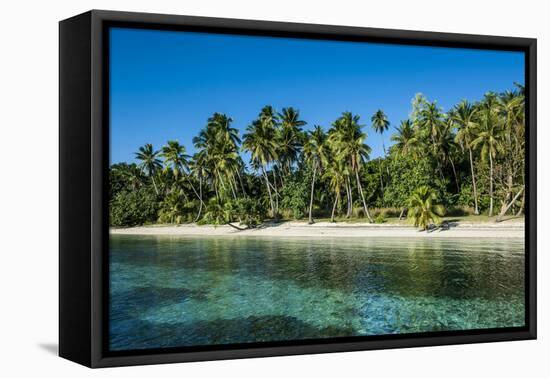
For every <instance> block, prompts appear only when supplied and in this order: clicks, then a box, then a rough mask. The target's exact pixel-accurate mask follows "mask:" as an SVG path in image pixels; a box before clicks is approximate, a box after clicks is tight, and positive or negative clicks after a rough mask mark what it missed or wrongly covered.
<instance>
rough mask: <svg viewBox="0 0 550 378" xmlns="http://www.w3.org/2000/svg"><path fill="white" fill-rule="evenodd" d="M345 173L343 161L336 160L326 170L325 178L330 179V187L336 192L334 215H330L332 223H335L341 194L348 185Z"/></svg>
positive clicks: (333, 207)
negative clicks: (346, 184)
mask: <svg viewBox="0 0 550 378" xmlns="http://www.w3.org/2000/svg"><path fill="white" fill-rule="evenodd" d="M344 171H345V170H344V167H343V164H342V161H341V160H336V159H333V160H332V161H331V162H330V164H329V165H328V166H327V168H326V170H325V174H324V177H325V178H326V179H328V182H329V186H330V188H331V189H332V191H333V192H334V203H333V205H332V213H331V215H330V221H331V222H334V215H335V213H336V207H337V206H338V203H339V202H340V193H341V191H342V187H343V186H344V185H345V183H346V175H345V173H344Z"/></svg>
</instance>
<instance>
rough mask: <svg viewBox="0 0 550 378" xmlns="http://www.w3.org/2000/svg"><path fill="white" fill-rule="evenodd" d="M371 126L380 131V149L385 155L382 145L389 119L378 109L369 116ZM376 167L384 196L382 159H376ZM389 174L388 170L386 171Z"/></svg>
mask: <svg viewBox="0 0 550 378" xmlns="http://www.w3.org/2000/svg"><path fill="white" fill-rule="evenodd" d="M371 122H372V128H373V129H374V132H375V133H380V138H381V139H382V149H383V150H384V156H386V146H385V145H384V131H386V130H387V129H388V128H389V127H390V121H388V117H387V116H386V114H385V113H384V112H383V111H382V110H381V109H378V110H377V111H376V113H374V115H373V116H372V117H371ZM378 169H379V171H380V188H381V189H382V197H384V180H383V178H382V159H381V158H379V159H378ZM388 174H389V172H388Z"/></svg>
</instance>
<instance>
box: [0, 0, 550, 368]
mask: <svg viewBox="0 0 550 378" xmlns="http://www.w3.org/2000/svg"><path fill="white" fill-rule="evenodd" d="M93 8H95V9H111V10H127V11H142V12H157V13H174V14H187V15H199V16H217V17H233V18H249V19H258V20H276V21H295V22H308V23H325V24H341V25H354V26H371V27H381V28H395V29H413V30H429V31H440V32H460V33H479V34H494V35H510V36H524V37H536V38H538V40H539V42H538V52H539V55H538V66H539V71H538V78H539V80H538V84H539V87H538V88H539V92H538V104H539V113H538V135H539V143H538V146H539V154H538V162H539V173H538V187H539V190H538V192H539V208H538V209H539V225H538V229H539V235H540V236H539V249H538V254H539V282H538V285H539V324H540V325H539V340H537V341H526V342H506V343H494V344H478V345H459V346H446V347H435V348H415V349H401V350H399V349H398V350H386V351H370V352H355V353H338V354H325V355H310V356H297V357H278V358H264V359H249V360H236V361H221V362H207V363H192V364H174V365H163V366H145V367H132V368H115V369H106V370H105V369H104V370H89V369H86V368H83V367H80V366H78V365H76V364H74V363H71V362H69V361H65V360H62V359H61V358H58V357H57V356H56V355H55V353H56V352H55V351H56V348H57V346H56V345H57V263H58V260H57V246H58V236H57V230H58V227H57V221H58V210H57V206H58V200H57V195H58V169H57V166H58V153H57V151H58V139H57V138H58V128H57V122H58V111H57V106H58V101H57V93H58V88H57V79H58V74H57V70H58V66H57V65H58V25H57V22H58V21H59V20H61V19H64V18H68V17H70V16H73V15H75V14H78V13H81V12H84V11H87V10H89V9H93ZM1 15H2V17H1V21H0V54H1V55H0V56H1V57H0V97H1V101H0V104H1V105H0V157H1V159H0V235H1V238H0V241H1V244H0V256H1V259H0V361H1V363H0V375H1V376H3V377H19V376H29V377H32V376H42V375H43V376H57V377H87V376H95V377H97V376H104V377H133V378H134V377H136V378H137V377H150V376H162V377H176V376H178V377H194V376H200V377H224V378H226V377H258V376H261V377H292V376H305V375H307V376H318V377H334V376H372V377H375V376H401V377H416V376H422V377H442V376H444V377H464V376H469V377H476V376H480V377H493V376H495V377H522V376H532V377H537V376H542V375H543V373H542V372H543V371H544V370H546V372H547V373H546V374H548V372H549V371H550V367H549V365H550V364H549V363H548V359H549V358H548V356H549V354H548V350H550V348H549V347H550V341H548V339H549V337H550V331H549V326H548V323H547V322H546V320H547V319H545V317H547V316H548V313H549V311H548V310H549V308H548V306H549V301H548V300H544V299H547V298H544V296H547V295H548V294H547V293H548V290H547V289H548V284H549V280H548V275H550V267H549V265H548V261H549V259H548V258H547V256H545V255H546V252H547V248H548V246H550V241H549V238H548V236H547V235H548V233H547V232H548V231H547V230H548V227H549V226H550V221H549V220H548V217H543V216H542V214H549V213H550V202H549V200H548V199H547V197H548V196H546V198H545V195H544V194H545V193H547V192H548V191H549V190H550V180H549V178H548V175H546V174H545V173H546V172H547V171H546V167H548V166H547V165H546V164H549V163H550V152H549V151H548V150H547V149H546V148H547V146H548V145H547V144H546V143H550V135H549V130H548V128H547V127H546V121H547V117H548V112H547V110H546V108H545V106H544V105H547V104H546V103H547V101H548V98H547V97H545V96H544V93H543V91H544V90H545V89H548V88H549V83H548V77H549V76H548V75H546V72H545V68H547V67H548V51H550V28H549V27H548V10H545V2H544V1H540V0H538V1H536V0H523V1H517V0H516V1H509V0H497V1H480V0H475V1H473V0H456V1H449V2H444V1H441V0H433V1H428V0H416V1H410V0H402V1H393V0H383V1H382V0H379V1H371V2H368V1H365V0H362V1H351V0H339V1H331V2H322V1H320V0H316V1H303V0H302V1H300V0H269V1H259V0H255V1H254V0H251V1H247V0H229V1H228V0H225V1H224V0H186V1H182V0H179V1H178V0H172V1H168V0H166V1H165V0H154V1H152V0H149V1H143V0H128V1H126V0H110V1H106V0H95V1H91V0H82V1H74V0H73V1H66V0H63V1H61V0H60V1H55V2H53V1H25V0H20V1H6V2H4V3H3V4H2V6H1ZM545 66H546V67H545ZM545 348H546V353H545V352H544V349H545ZM546 376H548V375H546Z"/></svg>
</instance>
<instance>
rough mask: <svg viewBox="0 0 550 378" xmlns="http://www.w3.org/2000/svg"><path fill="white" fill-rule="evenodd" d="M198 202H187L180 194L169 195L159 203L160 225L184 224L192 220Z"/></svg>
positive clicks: (172, 193)
mask: <svg viewBox="0 0 550 378" xmlns="http://www.w3.org/2000/svg"><path fill="white" fill-rule="evenodd" d="M197 206H198V201H186V199H185V197H184V196H183V195H181V193H179V192H171V193H169V194H167V195H166V196H165V197H164V199H163V200H162V201H161V202H160V203H159V210H158V221H159V222H160V223H176V224H180V223H184V222H189V221H191V220H192V217H193V211H194V209H195V208H196V207H197Z"/></svg>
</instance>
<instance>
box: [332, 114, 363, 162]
mask: <svg viewBox="0 0 550 378" xmlns="http://www.w3.org/2000/svg"><path fill="white" fill-rule="evenodd" d="M359 119H360V117H359V116H358V115H353V114H352V113H351V112H344V113H342V116H341V117H340V118H338V119H337V120H336V121H335V122H334V123H333V128H332V129H331V130H330V132H329V140H330V142H331V143H333V144H334V149H335V152H336V153H337V155H338V158H343V159H347V160H348V161H349V162H350V163H351V168H352V170H353V171H355V170H359V169H360V167H361V163H362V162H364V161H366V160H368V159H369V155H370V153H371V148H370V147H369V146H368V145H367V144H366V143H364V141H365V140H366V139H367V134H366V133H364V132H363V131H362V128H363V125H360V124H359Z"/></svg>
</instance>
